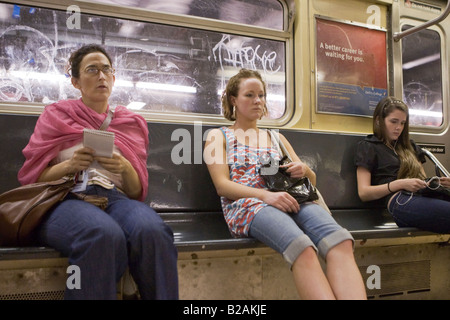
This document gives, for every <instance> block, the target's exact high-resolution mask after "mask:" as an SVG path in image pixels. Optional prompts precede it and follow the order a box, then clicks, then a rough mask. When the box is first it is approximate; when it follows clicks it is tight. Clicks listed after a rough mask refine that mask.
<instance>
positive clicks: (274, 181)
mask: <svg viewBox="0 0 450 320" xmlns="http://www.w3.org/2000/svg"><path fill="white" fill-rule="evenodd" d="M268 132H269V133H270V136H271V139H272V142H273V143H274V144H275V145H276V146H277V147H278V150H279V152H280V155H282V156H283V157H282V159H281V160H280V161H279V163H276V162H277V160H275V159H273V158H270V159H267V161H265V163H263V164H262V166H261V170H260V174H261V176H262V178H263V179H264V181H265V182H266V185H267V187H268V189H269V190H270V191H275V192H278V191H285V192H287V193H289V194H290V195H291V196H292V197H294V198H295V200H297V202H298V203H299V204H301V203H304V202H307V201H314V200H318V199H319V196H318V193H317V189H316V187H314V185H313V184H312V183H311V181H310V180H309V178H308V177H302V178H291V176H290V174H289V173H288V172H286V169H285V168H282V167H281V166H282V165H284V164H288V163H290V162H292V159H291V158H290V156H289V153H288V151H287V150H286V147H285V146H284V145H283V142H282V141H281V140H280V139H279V138H278V137H277V136H276V135H275V134H274V133H273V132H272V131H271V130H268ZM274 169H277V170H276V171H275V170H274Z"/></svg>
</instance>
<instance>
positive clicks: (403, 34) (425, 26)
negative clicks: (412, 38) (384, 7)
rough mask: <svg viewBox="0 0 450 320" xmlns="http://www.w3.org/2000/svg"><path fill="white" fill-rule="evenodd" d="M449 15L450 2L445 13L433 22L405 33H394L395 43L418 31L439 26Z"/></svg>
mask: <svg viewBox="0 0 450 320" xmlns="http://www.w3.org/2000/svg"><path fill="white" fill-rule="evenodd" d="M449 14H450V1H448V2H447V7H446V8H445V11H444V12H443V13H442V14H441V15H440V16H438V17H436V18H434V19H433V20H430V21H428V22H425V23H424V24H421V25H418V26H415V27H414V28H411V29H408V30H405V31H403V32H396V33H394V36H393V38H394V41H395V42H397V41H400V39H402V38H404V37H406V36H409V35H410V34H412V33H415V32H417V31H420V30H423V29H426V28H428V27H430V26H432V25H434V24H437V23H439V22H441V21H442V20H444V19H445V18H447V16H448V15H449Z"/></svg>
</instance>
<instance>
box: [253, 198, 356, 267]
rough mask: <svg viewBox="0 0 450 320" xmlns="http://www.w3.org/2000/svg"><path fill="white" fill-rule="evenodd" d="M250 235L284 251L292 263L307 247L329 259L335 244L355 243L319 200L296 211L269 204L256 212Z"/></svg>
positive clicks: (280, 251)
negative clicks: (283, 209) (346, 241)
mask: <svg viewBox="0 0 450 320" xmlns="http://www.w3.org/2000/svg"><path fill="white" fill-rule="evenodd" d="M249 235H250V236H251V237H253V238H256V239H258V240H259V241H261V242H263V243H265V244H266V245H268V246H269V247H271V248H272V249H274V250H275V251H277V252H279V253H281V254H282V255H283V257H284V259H285V260H286V261H287V262H288V263H289V264H291V265H292V264H293V263H294V262H295V260H296V259H297V257H298V256H299V255H300V254H301V253H302V252H303V250H305V249H306V248H307V247H313V249H314V250H315V251H316V252H318V253H319V255H320V256H321V257H322V258H323V259H324V260H326V256H327V253H328V252H329V251H330V249H332V248H333V247H334V246H336V245H338V244H340V243H341V242H344V241H345V240H351V241H352V242H353V243H354V239H353V237H352V235H351V234H350V232H349V231H348V230H347V229H344V228H343V227H341V226H340V225H339V224H337V222H336V221H335V220H334V219H333V217H332V216H331V215H330V214H329V213H328V212H327V211H325V210H324V209H323V208H322V207H321V206H319V205H318V204H315V203H304V204H302V205H300V210H299V212H298V213H295V214H292V213H285V212H283V211H281V210H278V209H277V208H275V207H272V206H267V207H265V208H263V209H261V210H260V211H259V212H258V213H257V214H256V215H255V216H254V218H253V221H252V223H251V225H250V230H249Z"/></svg>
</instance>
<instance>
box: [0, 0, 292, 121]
mask: <svg viewBox="0 0 450 320" xmlns="http://www.w3.org/2000/svg"><path fill="white" fill-rule="evenodd" d="M278 1H279V2H280V3H281V5H282V7H283V15H284V30H281V31H280V30H275V29H270V28H264V27H255V26H250V25H244V24H238V23H232V22H226V21H219V20H213V19H209V18H202V17H197V16H188V15H180V14H169V13H163V12H156V11H151V10H147V9H136V8H129V7H123V6H117V5H111V4H102V3H90V2H88V1H82V0H76V1H73V0H72V1H70V0H62V1H58V0H36V1H26V0H25V1H23V0H17V1H14V2H12V1H1V2H0V3H6V4H11V5H14V4H16V5H24V6H31V7H40V8H46V9H53V10H62V11H66V10H67V8H68V7H69V6H71V5H77V6H78V7H79V8H80V10H81V14H92V15H97V16H103V17H108V18H118V19H125V20H132V21H139V22H144V23H159V24H164V25H170V26H176V27H185V28H190V29H200V30H205V31H213V32H222V33H226V34H237V35H240V36H248V37H253V38H263V39H267V40H275V41H281V42H283V43H284V44H285V57H284V59H285V90H286V94H285V97H286V101H285V113H284V115H283V116H282V117H280V118H278V119H263V120H261V122H260V124H261V125H266V126H282V125H283V124H285V123H287V122H288V121H289V120H290V119H291V118H292V117H293V115H294V111H295V110H294V52H293V51H294V50H293V48H294V43H293V41H294V36H293V27H292V26H293V22H294V17H295V14H294V12H295V6H294V1H292V0H278ZM288 3H289V4H288ZM117 80H119V79H117ZM44 107H45V104H43V103H33V102H27V103H20V102H0V113H16V114H40V113H41V112H42V111H43V109H44ZM134 111H135V112H136V113H138V114H141V115H142V116H143V117H144V118H145V119H146V120H147V121H149V120H151V121H154V120H157V121H169V122H181V123H184V122H189V123H191V122H193V121H202V122H203V123H211V124H217V123H227V122H228V121H227V120H225V119H224V118H223V116H222V115H219V114H216V115H214V114H203V113H189V112H173V113H168V112H160V111H140V110H134Z"/></svg>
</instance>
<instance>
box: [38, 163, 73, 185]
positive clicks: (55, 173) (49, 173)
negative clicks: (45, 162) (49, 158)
mask: <svg viewBox="0 0 450 320" xmlns="http://www.w3.org/2000/svg"><path fill="white" fill-rule="evenodd" d="M72 174H75V172H73V170H72V168H71V166H70V165H69V161H63V162H60V163H58V164H55V165H53V166H49V167H47V168H45V169H44V171H42V173H41V175H40V176H39V178H38V179H37V182H44V181H54V180H58V179H61V178H62V177H64V176H67V175H72Z"/></svg>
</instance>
